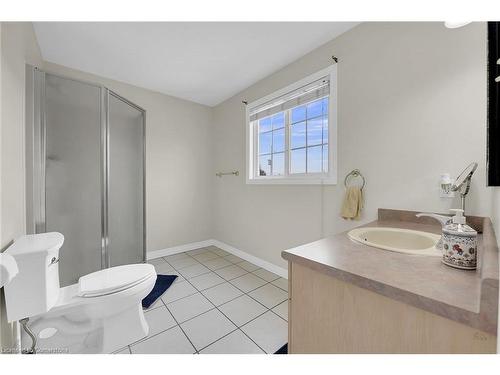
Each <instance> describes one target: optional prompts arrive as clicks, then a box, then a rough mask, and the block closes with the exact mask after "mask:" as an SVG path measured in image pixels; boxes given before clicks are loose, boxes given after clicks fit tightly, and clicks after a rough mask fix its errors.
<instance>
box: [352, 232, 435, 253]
mask: <svg viewBox="0 0 500 375" xmlns="http://www.w3.org/2000/svg"><path fill="white" fill-rule="evenodd" d="M347 235H348V236H349V238H351V239H352V240H354V241H356V242H360V243H362V244H364V245H368V246H372V247H376V248H379V249H383V250H389V251H396V252H398V253H405V254H413V255H427V256H438V257H440V256H442V253H441V251H440V250H438V249H436V247H435V246H436V244H437V243H438V241H439V239H440V238H441V236H439V235H437V234H434V233H427V232H420V231H417V230H410V229H400V228H382V227H380V228H379V227H367V228H356V229H353V230H351V231H350V232H348V233H347Z"/></svg>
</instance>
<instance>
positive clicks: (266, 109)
mask: <svg viewBox="0 0 500 375" xmlns="http://www.w3.org/2000/svg"><path fill="white" fill-rule="evenodd" d="M329 94H330V77H329V76H326V77H323V78H320V79H318V80H316V81H314V82H311V83H309V84H307V85H305V86H302V87H300V88H298V89H296V90H293V91H291V92H289V93H286V94H284V95H281V96H279V97H277V98H275V99H273V100H270V101H268V102H266V103H263V104H261V105H258V106H256V107H254V108H252V109H251V110H250V121H255V120H259V119H261V118H264V117H268V116H271V115H274V114H276V113H279V112H282V111H285V110H287V109H290V108H294V107H297V106H300V105H302V104H305V103H309V102H311V101H313V100H316V99H320V98H323V97H325V96H328V95H329Z"/></svg>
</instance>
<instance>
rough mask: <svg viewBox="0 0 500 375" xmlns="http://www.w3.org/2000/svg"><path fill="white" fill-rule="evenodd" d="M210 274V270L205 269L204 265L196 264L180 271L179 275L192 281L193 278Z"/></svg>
mask: <svg viewBox="0 0 500 375" xmlns="http://www.w3.org/2000/svg"><path fill="white" fill-rule="evenodd" d="M207 272H210V270H209V269H208V268H207V267H205V266H204V265H203V264H194V265H192V266H189V267H186V268H183V269H181V270H179V273H180V274H181V275H182V276H184V277H185V278H186V279H190V278H192V277H196V276H199V275H203V274H204V273H207Z"/></svg>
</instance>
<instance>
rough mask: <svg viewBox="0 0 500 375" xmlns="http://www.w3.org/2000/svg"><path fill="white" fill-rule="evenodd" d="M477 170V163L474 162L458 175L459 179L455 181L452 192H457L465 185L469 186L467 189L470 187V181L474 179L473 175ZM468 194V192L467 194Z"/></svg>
mask: <svg viewBox="0 0 500 375" xmlns="http://www.w3.org/2000/svg"><path fill="white" fill-rule="evenodd" d="M476 168H477V163H476V162H473V163H470V164H469V165H468V166H467V167H465V169H464V170H463V171H462V173H460V174H459V175H458V177H457V178H456V180H455V183H454V184H453V186H452V188H451V190H453V191H457V190H459V189H460V188H461V187H462V186H463V185H464V184H467V187H469V184H470V180H471V178H472V175H473V174H474V172H475V171H476ZM465 194H467V192H466V193H465Z"/></svg>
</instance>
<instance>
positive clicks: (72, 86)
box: [38, 72, 102, 286]
mask: <svg viewBox="0 0 500 375" xmlns="http://www.w3.org/2000/svg"><path fill="white" fill-rule="evenodd" d="M39 74H41V75H42V77H44V78H45V80H44V86H45V90H43V93H44V94H43V95H44V97H45V98H44V99H45V100H44V101H43V102H44V106H45V108H44V109H45V111H44V112H45V117H44V120H43V123H42V126H41V128H42V131H41V137H42V143H43V144H44V145H45V160H44V165H43V166H42V168H44V169H45V207H44V211H45V212H44V223H45V224H44V226H45V228H39V229H38V231H45V232H54V231H55V232H60V233H62V234H63V235H64V239H65V240H64V245H63V246H62V248H61V251H60V266H59V272H60V282H61V286H66V285H69V284H72V283H75V282H77V281H78V278H79V277H80V276H83V275H85V274H87V273H90V272H94V271H97V270H100V269H101V267H102V229H101V213H102V212H101V211H102V210H101V202H102V200H101V192H102V190H101V161H102V159H101V88H100V87H98V86H94V85H90V84H86V83H82V82H78V81H74V80H71V79H66V78H62V77H58V76H55V75H51V74H48V73H41V72H39ZM42 80H43V78H42ZM43 140H44V141H43ZM42 173H43V172H42ZM42 209H43V208H42Z"/></svg>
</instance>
